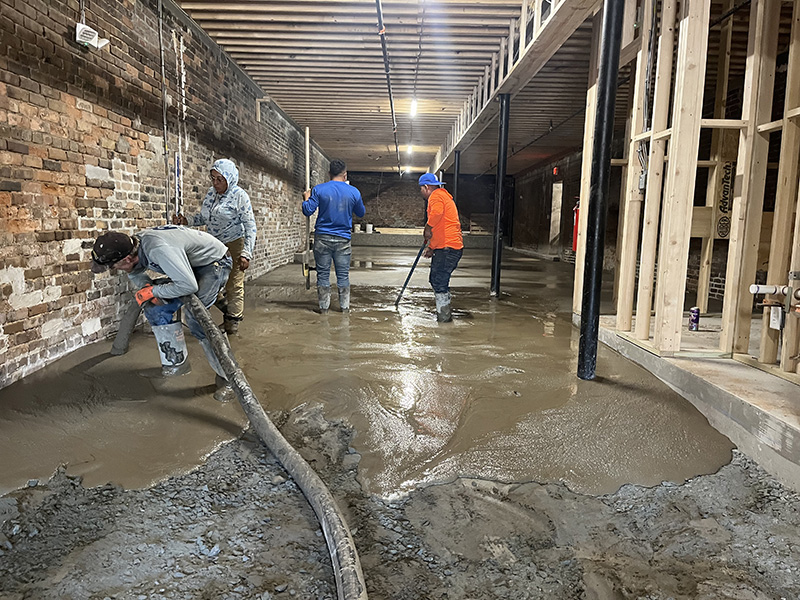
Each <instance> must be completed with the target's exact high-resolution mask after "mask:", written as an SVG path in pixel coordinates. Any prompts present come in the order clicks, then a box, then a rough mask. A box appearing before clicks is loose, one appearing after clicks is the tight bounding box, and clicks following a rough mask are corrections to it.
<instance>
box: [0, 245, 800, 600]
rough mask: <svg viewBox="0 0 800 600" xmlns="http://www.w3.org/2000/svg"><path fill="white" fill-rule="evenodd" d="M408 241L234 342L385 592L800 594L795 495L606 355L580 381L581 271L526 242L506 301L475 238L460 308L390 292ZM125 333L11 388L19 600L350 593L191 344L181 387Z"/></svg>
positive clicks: (6, 476)
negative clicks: (574, 304) (148, 373)
mask: <svg viewBox="0 0 800 600" xmlns="http://www.w3.org/2000/svg"><path fill="white" fill-rule="evenodd" d="M359 252H360V253H361V254H362V255H364V256H366V255H367V253H366V251H365V250H364V249H360V251H359ZM412 253H413V250H412ZM408 254H409V253H408V252H406V253H405V254H402V253H401V252H399V251H398V252H397V253H392V252H390V251H388V250H381V251H372V253H371V254H369V256H370V260H369V261H361V262H359V261H356V262H355V263H354V268H353V273H352V280H353V282H354V283H353V285H354V288H353V294H352V302H353V309H352V310H351V312H350V314H349V315H343V314H341V313H336V312H335V311H334V312H331V314H329V315H325V316H322V315H318V314H315V313H313V312H312V311H311V308H313V307H314V304H315V293H314V290H308V291H306V290H304V289H302V286H301V285H300V284H298V283H297V274H296V272H295V271H296V269H294V267H293V266H291V265H289V266H287V267H286V268H283V267H282V268H281V269H277V270H276V271H275V272H273V273H271V274H270V275H269V276H267V277H265V278H262V279H259V280H257V281H255V282H251V283H249V284H248V302H249V304H248V308H247V319H246V321H245V322H244V325H245V326H244V327H243V328H242V329H241V330H240V335H239V336H238V338H235V339H234V341H233V347H234V351H235V352H236V356H237V360H238V361H239V364H240V366H241V367H242V369H243V371H244V372H245V373H246V374H247V378H248V381H249V382H250V385H251V387H252V388H253V391H254V392H255V393H256V395H257V396H258V397H259V398H260V400H261V402H262V405H263V406H264V408H265V409H266V410H267V411H268V413H269V415H270V416H271V418H272V419H273V420H274V421H275V423H276V424H277V425H278V426H279V427H280V429H281V431H282V432H283V434H284V435H285V436H286V437H287V439H288V440H289V442H291V443H292V444H293V445H294V446H295V447H296V448H297V449H298V450H299V451H300V453H301V454H302V455H303V456H304V457H305V458H306V460H308V461H309V463H310V464H311V466H312V467H313V468H314V469H315V470H316V471H317V472H318V473H319V474H320V476H321V478H322V479H323V481H324V482H325V483H326V484H327V485H328V486H329V488H330V489H331V491H332V493H333V495H334V497H335V498H336V499H337V501H338V503H339V505H340V507H341V509H342V511H343V513H344V515H345V517H346V519H347V522H348V523H349V525H350V527H351V530H352V533H353V537H354V540H355V543H356V546H357V549H358V552H359V556H360V559H361V563H362V566H363V570H364V576H365V579H366V584H367V590H368V592H369V597H370V598H371V599H372V600H389V599H391V600H412V599H414V600H416V599H436V600H439V599H452V600H456V599H458V600H483V599H494V598H497V599H500V598H503V599H509V598H513V599H526V598H530V599H548V600H559V599H572V598H575V599H583V598H585V599H590V600H606V599H620V598H621V599H627V598H630V599H634V598H635V599H647V600H667V599H687V600H688V599H704V600H720V599H729V600H766V599H769V600H772V599H776V600H777V599H779V598H786V599H797V598H800V573H798V560H797V556H798V549H799V547H800V518H799V517H798V508H800V502H799V501H798V500H800V499H799V498H798V495H797V494H796V493H794V492H791V491H789V490H787V489H786V488H784V487H782V486H781V485H780V484H779V483H778V482H777V481H776V480H775V479H774V478H772V477H771V476H770V475H768V474H767V473H766V472H764V471H763V470H762V469H761V468H760V467H759V466H758V465H757V464H755V463H754V462H752V461H751V460H749V459H748V458H747V457H746V456H744V455H743V454H741V453H739V452H738V451H736V450H735V449H734V448H733V445H732V443H731V442H730V440H728V439H727V438H726V437H725V436H723V435H721V434H720V433H719V432H718V431H716V430H714V429H713V428H712V427H711V426H710V425H709V424H708V421H707V420H706V419H705V417H704V416H703V415H702V414H701V413H700V412H699V411H698V410H696V409H695V408H694V407H693V406H692V405H691V404H690V403H689V402H687V401H686V400H684V399H683V398H681V397H680V396H678V395H677V394H676V393H675V392H673V391H672V390H670V389H669V388H668V387H667V386H666V385H664V384H663V383H661V382H660V381H658V380H657V379H656V378H655V377H653V376H652V375H651V374H650V373H648V372H647V371H645V370H644V369H641V368H640V367H638V366H636V365H633V364H631V363H630V362H629V361H627V360H625V359H624V358H622V357H621V356H619V355H617V354H615V353H614V352H612V351H610V350H609V349H607V348H605V347H601V348H600V351H599V356H598V371H599V374H600V376H599V377H598V380H596V381H594V382H583V381H578V380H577V379H576V377H575V375H574V373H575V364H574V363H575V356H576V339H577V336H576V332H575V329H574V327H573V326H572V324H571V318H570V317H571V314H570V310H569V298H568V294H567V292H565V290H569V283H570V281H571V280H570V272H569V269H565V268H561V267H559V266H558V265H553V264H547V263H543V262H541V261H537V260H535V259H531V258H524V257H519V256H515V257H513V258H511V259H510V260H508V261H507V262H508V264H507V265H506V267H504V269H505V275H504V277H505V279H504V281H505V283H504V285H505V289H507V290H510V292H511V293H508V294H507V295H505V296H504V297H503V298H502V299H499V300H497V301H492V302H487V300H486V292H485V288H484V287H482V286H484V284H485V277H486V273H487V272H488V270H487V269H486V268H485V266H486V264H488V262H487V260H488V255H487V256H483V257H481V256H478V255H476V254H474V253H473V254H471V255H470V256H468V257H466V258H465V260H464V261H463V264H461V265H459V269H458V270H457V272H456V277H455V278H454V282H455V283H456V284H457V285H458V288H457V290H456V292H455V294H454V295H455V298H456V299H457V302H456V304H455V309H456V319H455V322H454V323H452V324H450V325H451V326H448V327H439V326H438V325H437V324H436V322H435V319H433V317H432V315H431V307H432V300H431V298H430V294H429V291H428V290H427V288H426V287H425V282H424V273H422V274H419V277H420V278H421V281H419V280H417V281H416V282H415V281H414V280H412V286H411V287H410V288H409V290H408V292H407V294H406V296H405V297H404V301H403V304H402V305H401V306H400V308H399V309H395V307H394V306H393V304H392V302H393V300H394V298H395V293H396V291H397V290H396V289H394V288H391V287H389V283H390V282H391V281H402V279H403V277H404V275H405V272H406V270H407V268H408V265H407V263H408ZM411 258H413V256H411ZM290 267H291V269H290ZM415 277H417V275H415ZM110 345H111V343H110V341H105V342H100V343H97V344H93V345H92V346H87V347H85V348H81V349H80V350H78V351H76V352H74V353H72V354H70V355H69V356H67V357H65V358H63V359H61V360H60V361H58V362H57V363H54V364H53V365H49V366H48V367H47V368H45V369H42V370H41V371H40V372H37V373H35V374H33V375H31V376H29V377H26V378H24V379H23V380H22V381H19V382H16V383H14V384H12V385H11V386H8V387H6V388H4V389H2V390H0V456H2V460H0V494H5V495H0V600H21V599H43V600H49V599H56V598H58V599H64V598H67V599H76V600H77V599H81V600H83V599H90V600H105V599H107V598H108V599H111V598H114V599H120V600H122V599H125V600H129V599H136V600H149V599H161V598H170V599H190V598H191V599H195V598H209V599H210V598H221V599H226V600H227V599H230V600H235V599H242V600H244V599H248V600H250V599H257V600H264V599H268V598H270V599H271V598H275V599H281V598H292V597H295V598H303V599H312V600H317V599H333V598H336V597H337V593H336V589H335V587H334V580H333V573H332V570H331V562H330V557H329V554H328V549H327V546H326V544H325V540H324V537H323V535H322V531H321V530H320V526H319V524H318V523H317V521H316V518H315V516H314V514H313V512H312V510H311V508H310V507H309V505H308V504H307V502H306V501H305V498H304V497H303V495H302V493H301V491H300V490H299V489H298V488H297V486H296V485H295V484H294V483H293V482H292V481H291V479H290V478H289V477H288V475H287V473H286V472H285V471H284V470H283V469H282V467H281V466H280V465H279V464H278V462H277V461H276V460H275V458H274V457H273V455H272V454H271V453H270V452H269V451H268V450H267V449H266V448H265V447H264V446H263V445H262V444H261V443H260V442H259V441H258V440H257V439H256V438H255V437H254V436H253V434H252V433H250V432H249V430H247V429H246V426H247V419H246V417H245V416H244V414H243V412H242V410H241V408H240V407H239V406H238V405H237V404H236V403H230V404H226V405H220V404H219V403H216V402H215V401H214V400H213V399H212V398H211V392H212V391H213V386H210V385H209V384H210V383H211V382H212V381H213V373H212V372H211V370H210V368H209V367H208V365H207V364H205V363H204V362H203V359H202V351H201V350H200V349H199V348H198V346H197V344H196V342H195V341H194V340H189V346H190V350H189V352H190V356H191V358H192V361H193V363H192V364H193V371H192V373H191V374H189V375H184V376H182V377H180V378H178V379H175V380H168V381H157V380H151V379H147V378H142V377H141V376H139V375H138V373H139V372H140V370H146V369H150V370H152V367H153V362H154V361H155V360H157V357H156V355H155V347H154V344H153V340H152V339H151V337H148V336H147V335H146V334H143V333H141V332H137V334H136V335H134V337H133V339H132V342H131V349H130V351H129V352H128V353H127V354H126V355H124V356H122V357H113V356H110V355H109V354H108V350H109V348H110ZM59 465H61V466H59ZM54 470H55V475H54V476H53V477H52V478H51V477H50V474H51V473H53V471H54ZM26 481H27V482H28V484H27V485H26ZM109 481H110V482H114V483H106V482H109Z"/></svg>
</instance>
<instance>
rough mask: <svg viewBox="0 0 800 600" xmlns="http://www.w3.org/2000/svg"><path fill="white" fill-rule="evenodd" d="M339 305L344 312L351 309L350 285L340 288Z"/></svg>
mask: <svg viewBox="0 0 800 600" xmlns="http://www.w3.org/2000/svg"><path fill="white" fill-rule="evenodd" d="M339 307H340V308H341V309H342V312H347V311H349V310H350V286H349V285H348V286H347V287H342V288H339Z"/></svg>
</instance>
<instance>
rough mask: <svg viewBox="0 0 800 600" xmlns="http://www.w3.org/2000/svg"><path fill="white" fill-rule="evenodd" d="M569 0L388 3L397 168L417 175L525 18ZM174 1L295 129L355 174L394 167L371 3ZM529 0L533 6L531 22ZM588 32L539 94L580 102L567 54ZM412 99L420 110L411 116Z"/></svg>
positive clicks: (582, 50) (580, 83)
mask: <svg viewBox="0 0 800 600" xmlns="http://www.w3.org/2000/svg"><path fill="white" fill-rule="evenodd" d="M574 1H575V0H559V1H558V2H555V3H553V6H552V7H551V3H550V2H549V0H544V1H543V2H542V1H541V0H538V1H537V0H529V1H528V2H523V1H522V0H482V1H481V2H475V1H468V0H435V1H433V0H383V1H382V7H383V19H384V24H385V28H386V41H387V46H388V52H389V60H390V76H391V82H392V90H393V99H394V105H395V109H396V113H397V126H398V139H399V144H400V146H401V149H402V150H403V153H402V156H401V160H402V166H403V167H404V168H406V167H409V168H412V169H413V171H414V172H416V173H419V172H422V171H425V170H427V169H428V167H429V166H430V165H431V163H432V162H433V159H434V156H435V155H436V151H437V150H438V148H440V147H441V146H442V144H443V142H444V140H445V139H446V137H447V136H448V134H449V132H450V131H451V129H452V127H453V125H454V123H455V122H456V121H457V119H458V118H459V114H460V112H461V111H462V108H463V106H464V103H465V101H466V100H467V98H468V97H469V96H470V94H472V93H473V92H474V91H475V90H476V89H477V87H478V86H479V82H480V80H481V78H485V76H486V73H487V71H488V70H489V69H490V68H491V66H492V65H493V64H494V65H495V68H497V65H498V63H499V61H500V60H503V61H504V62H505V61H506V60H507V59H506V58H502V59H500V55H501V53H502V52H504V51H505V52H506V55H507V46H508V40H509V36H510V35H511V38H513V39H514V40H515V42H514V43H515V46H514V53H515V54H518V53H519V49H518V47H517V46H516V44H517V43H518V40H519V30H520V22H521V21H522V22H524V23H527V24H530V27H531V28H532V27H533V23H534V21H535V18H534V14H533V12H532V11H534V10H535V9H536V8H537V7H540V8H541V11H542V13H543V16H544V18H545V20H546V17H547V13H548V12H552V11H551V8H552V10H555V8H554V7H555V6H558V5H569V4H571V3H572V2H574ZM178 4H179V5H180V7H181V8H182V9H183V10H184V11H186V13H187V14H189V16H191V17H192V19H194V21H196V22H197V23H198V24H199V25H200V26H201V27H202V28H203V29H204V30H205V31H206V32H208V34H209V35H210V36H211V37H212V38H213V39H214V40H215V41H216V42H217V43H218V44H219V45H220V46H221V47H222V48H223V49H224V50H225V51H226V53H227V54H228V55H229V56H230V57H231V58H232V59H233V60H234V61H236V63H237V64H238V65H239V66H241V67H242V68H243V69H244V70H245V71H246V72H247V73H248V74H249V75H250V76H251V77H252V78H253V80H254V81H255V82H256V83H258V84H259V85H260V86H261V87H262V89H263V90H264V91H265V92H266V94H268V95H269V97H270V98H271V99H273V100H274V101H275V102H276V103H277V104H278V105H279V106H280V107H281V108H282V109H283V110H284V111H285V112H286V113H287V114H289V115H290V116H291V117H292V118H293V119H294V120H295V121H296V122H297V123H298V124H299V125H301V126H308V127H309V128H310V129H311V135H312V137H313V139H314V141H315V142H317V143H318V144H319V145H320V146H321V147H322V148H323V149H324V150H325V151H326V152H327V153H328V154H329V155H330V156H332V157H334V156H338V157H342V158H344V159H345V160H346V161H347V162H348V165H349V167H350V169H351V170H369V171H393V170H395V171H396V170H397V159H396V155H395V152H394V136H393V133H392V120H391V110H390V106H389V97H388V92H387V89H386V76H385V73H384V64H383V54H382V51H381V40H380V36H379V35H378V29H377V22H378V16H377V7H376V2H375V0H286V1H270V0H267V1H265V0H239V1H236V2H230V3H227V4H220V3H219V2H214V1H211V0H183V1H181V0H178ZM584 4H585V0H584ZM523 6H526V7H528V11H527V15H526V16H525V17H524V18H523V17H522V12H523ZM539 21H540V22H541V21H542V19H540V20H539ZM587 35H588V34H587V31H586V30H585V29H584V30H582V31H581V33H580V35H578V39H577V40H576V41H575V42H574V43H573V46H572V49H571V51H570V52H569V53H568V54H569V55H567V56H560V58H561V62H560V63H557V64H554V65H552V69H551V70H550V71H549V72H548V73H547V76H546V77H543V78H542V79H541V81H540V82H539V92H544V91H545V90H544V88H545V87H549V86H554V87H553V89H552V90H550V91H551V92H553V91H557V90H558V89H561V90H568V93H569V96H570V98H572V96H573V95H574V99H573V100H574V101H576V102H578V103H581V102H583V100H582V96H583V95H584V93H585V82H586V62H587V58H586V56H578V57H577V61H576V57H575V56H573V55H571V54H572V53H573V52H574V53H577V54H578V55H582V54H584V55H585V54H588V37H587ZM493 61H494V63H493ZM573 84H577V85H573ZM581 87H583V91H582V90H581V89H580V88H581ZM534 93H535V92H534ZM549 95H551V94H545V96H549ZM561 98H562V100H563V94H562V97H561ZM413 99H416V100H417V114H416V116H415V117H413V118H412V116H411V114H410V109H411V105H412V100H413ZM571 101H572V100H571ZM571 101H570V103H571ZM536 106H537V107H538V108H542V104H541V103H539V104H537V105H536ZM557 116H558V115H554V116H552V117H547V119H545V120H544V121H543V122H547V121H548V120H549V119H550V118H557ZM533 121H536V122H537V123H540V122H542V119H538V120H537V119H534V118H532V117H524V116H523V118H522V120H521V121H520V123H524V124H526V128H525V131H522V132H521V133H520V135H521V137H520V139H519V140H516V141H515V143H516V146H521V145H524V144H525V143H526V142H527V141H528V140H529V139H530V133H531V130H530V129H529V128H528V124H530V123H531V122H533ZM578 125H580V123H579V124H578ZM539 127H540V126H539V125H537V126H536V128H535V131H539ZM578 128H580V127H578ZM347 132H352V133H357V134H358V135H357V136H355V135H348V133H347ZM577 142H578V144H579V143H580V139H578V140H577ZM489 145H491V143H489ZM409 146H411V147H412V150H413V152H412V153H411V154H408V153H407V152H406V149H407V148H408V147H409ZM376 148H380V149H382V150H381V151H380V152H377V151H376ZM559 151H560V150H559ZM485 156H486V153H484V152H478V153H476V155H475V158H476V159H478V160H476V161H470V163H469V164H470V168H472V169H473V170H477V171H483V170H486V169H487V168H489V167H491V161H487V160H484V159H485Z"/></svg>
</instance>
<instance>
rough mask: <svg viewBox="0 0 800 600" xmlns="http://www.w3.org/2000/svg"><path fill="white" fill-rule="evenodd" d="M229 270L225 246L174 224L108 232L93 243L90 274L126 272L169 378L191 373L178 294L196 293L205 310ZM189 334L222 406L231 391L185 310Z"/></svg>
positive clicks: (221, 285) (199, 328) (210, 349)
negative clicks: (160, 279)
mask: <svg viewBox="0 0 800 600" xmlns="http://www.w3.org/2000/svg"><path fill="white" fill-rule="evenodd" d="M231 266H232V260H231V255H230V253H229V252H228V248H227V247H226V246H225V244H223V243H222V242H220V241H219V240H218V239H216V238H215V237H214V236H212V235H210V234H208V233H205V232H202V231H197V230H195V229H188V228H186V227H181V226H177V225H162V226H161V227H153V228H151V229H145V230H144V231H141V232H139V233H137V234H136V235H132V236H131V235H128V234H126V233H122V232H118V231H109V232H107V233H104V234H103V235H101V236H99V237H98V238H97V240H95V243H94V247H93V249H92V271H93V272H95V273H101V272H103V271H105V270H107V269H109V268H112V269H117V270H120V271H123V272H125V273H127V274H128V278H129V279H130V280H131V281H132V282H133V283H134V285H135V286H136V287H137V288H138V291H137V292H136V293H135V296H136V301H137V302H138V303H139V305H140V306H142V308H143V310H144V314H145V317H146V318H147V320H148V321H149V322H150V325H151V326H152V328H153V334H154V335H155V337H156V342H157V343H158V350H159V354H160V355H161V375H162V376H163V377H174V376H177V375H183V374H184V373H188V372H189V371H190V370H191V367H190V365H189V361H188V354H187V350H186V339H185V338H184V335H183V325H182V324H181V323H180V321H177V322H176V321H175V313H176V312H177V310H178V309H179V308H180V307H181V305H182V301H181V300H180V298H181V297H182V296H187V295H189V294H196V295H197V297H198V299H199V300H200V302H202V303H203V305H204V306H205V307H206V308H210V307H211V306H212V305H213V304H214V302H216V300H217V296H218V295H219V292H220V290H221V289H222V288H223V287H224V286H225V283H226V282H227V280H228V275H229V274H230V271H231ZM147 271H153V272H156V273H161V274H163V275H166V276H167V277H168V278H169V281H168V282H167V283H154V282H153V280H152V279H151V278H150V276H149V275H148V274H147ZM186 321H187V325H188V327H189V331H190V333H191V334H192V335H193V336H194V337H196V338H197V339H198V340H200V344H201V345H202V346H203V350H204V351H205V354H206V357H207V358H208V362H209V363H210V364H211V368H212V369H214V371H215V373H216V374H217V377H216V384H217V391H216V392H215V393H214V398H215V399H217V400H219V401H220V402H227V401H228V400H231V399H233V398H234V397H235V394H234V391H233V388H232V387H231V384H230V383H229V382H228V380H227V379H226V378H225V373H224V372H223V370H222V367H221V366H220V364H219V361H218V360H217V357H216V355H215V354H214V351H213V350H212V348H211V343H210V342H209V340H208V339H206V335H205V332H204V331H203V328H202V327H201V325H200V324H199V323H198V322H197V321H196V320H195V318H194V316H193V315H192V313H191V312H190V311H187V312H186Z"/></svg>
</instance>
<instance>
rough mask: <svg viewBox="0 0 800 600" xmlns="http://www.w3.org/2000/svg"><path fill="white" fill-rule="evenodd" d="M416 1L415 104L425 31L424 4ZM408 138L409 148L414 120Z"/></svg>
mask: <svg viewBox="0 0 800 600" xmlns="http://www.w3.org/2000/svg"><path fill="white" fill-rule="evenodd" d="M418 1H419V13H418V16H417V34H418V37H417V56H416V57H415V58H414V87H413V92H412V95H411V98H412V102H417V78H418V77H419V61H420V58H421V57H422V33H423V30H424V29H425V4H424V3H423V0H418ZM408 137H409V140H408V144H409V146H411V144H412V143H413V141H414V119H411V124H410V131H409V134H408Z"/></svg>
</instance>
